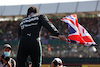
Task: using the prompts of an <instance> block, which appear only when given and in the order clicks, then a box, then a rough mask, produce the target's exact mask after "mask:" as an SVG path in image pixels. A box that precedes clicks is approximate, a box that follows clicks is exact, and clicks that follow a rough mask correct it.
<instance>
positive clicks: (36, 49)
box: [17, 39, 42, 67]
mask: <svg viewBox="0 0 100 67" xmlns="http://www.w3.org/2000/svg"><path fill="white" fill-rule="evenodd" d="M29 55H30V58H31V61H32V67H40V64H41V61H42V50H41V44H40V41H38V40H36V39H34V40H33V39H22V40H21V41H20V43H19V49H18V54H17V67H25V62H26V60H27V57H28V56H29Z"/></svg>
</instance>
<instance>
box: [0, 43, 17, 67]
mask: <svg viewBox="0 0 100 67" xmlns="http://www.w3.org/2000/svg"><path fill="white" fill-rule="evenodd" d="M2 52H3V55H2V56H0V67H16V62H15V60H14V59H13V58H10V53H11V46H10V45H9V44H5V45H4V46H3V49H2Z"/></svg>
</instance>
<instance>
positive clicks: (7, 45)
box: [3, 44, 11, 50]
mask: <svg viewBox="0 0 100 67" xmlns="http://www.w3.org/2000/svg"><path fill="white" fill-rule="evenodd" d="M4 48H10V50H11V46H10V45H9V44H5V45H4V46H3V49H4Z"/></svg>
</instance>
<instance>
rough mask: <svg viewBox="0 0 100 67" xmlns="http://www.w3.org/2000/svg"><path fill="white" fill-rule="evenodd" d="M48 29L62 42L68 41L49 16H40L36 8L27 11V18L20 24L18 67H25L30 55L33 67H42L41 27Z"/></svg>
mask: <svg viewBox="0 0 100 67" xmlns="http://www.w3.org/2000/svg"><path fill="white" fill-rule="evenodd" d="M42 26H43V27H44V28H46V29H47V30H48V31H49V32H50V33H52V34H53V35H54V36H57V37H58V38H59V39H60V40H62V41H66V37H65V36H62V35H60V34H59V32H58V30H57V29H56V28H55V26H54V25H53V24H52V23H51V22H50V21H49V20H48V18H47V16H45V15H42V14H38V9H37V8H36V7H34V6H32V7H30V8H29V9H28V11H27V17H26V18H24V19H22V21H21V22H20V24H19V33H18V35H19V40H20V41H19V49H18V54H17V67H25V62H26V60H27V57H28V56H29V55H30V57H31V61H32V67H40V66H41V62H42V49H41V43H40V35H39V32H40V30H41V27H42Z"/></svg>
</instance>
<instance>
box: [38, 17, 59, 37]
mask: <svg viewBox="0 0 100 67" xmlns="http://www.w3.org/2000/svg"><path fill="white" fill-rule="evenodd" d="M39 19H40V22H41V24H42V25H43V27H44V28H46V29H47V30H48V31H49V32H50V33H52V34H53V36H58V35H59V31H58V30H57V29H56V27H55V26H54V25H53V24H52V23H51V22H50V21H49V20H48V18H47V16H45V15H40V18H39Z"/></svg>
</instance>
